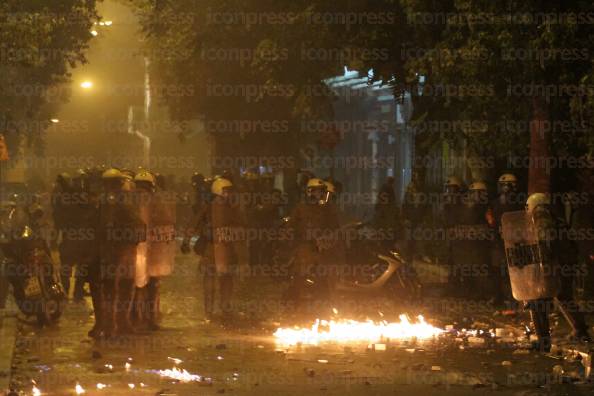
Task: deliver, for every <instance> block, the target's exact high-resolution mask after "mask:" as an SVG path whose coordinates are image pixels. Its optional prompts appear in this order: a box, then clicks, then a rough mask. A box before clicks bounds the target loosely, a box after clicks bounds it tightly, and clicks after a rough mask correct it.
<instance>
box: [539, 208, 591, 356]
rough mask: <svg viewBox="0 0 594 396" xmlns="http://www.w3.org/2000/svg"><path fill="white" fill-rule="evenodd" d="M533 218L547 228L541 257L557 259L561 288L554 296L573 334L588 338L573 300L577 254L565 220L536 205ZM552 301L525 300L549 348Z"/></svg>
mask: <svg viewBox="0 0 594 396" xmlns="http://www.w3.org/2000/svg"><path fill="white" fill-rule="evenodd" d="M533 219H534V222H535V224H536V225H537V226H538V229H539V230H546V232H547V234H549V235H550V239H548V240H546V241H544V242H540V247H541V251H542V252H543V256H544V258H543V259H544V260H550V261H557V262H558V263H559V267H558V270H559V274H558V276H559V278H560V280H561V282H560V285H561V289H560V290H559V293H558V294H557V297H556V298H555V299H554V302H555V305H556V306H557V307H558V308H559V310H560V311H561V313H562V314H563V316H564V317H565V319H566V320H567V322H568V323H569V325H570V326H571V328H572V335H573V336H575V337H576V338H580V339H588V340H589V335H588V327H587V325H586V322H585V319H584V315H583V312H582V311H581V309H580V307H579V305H578V304H577V303H576V301H575V300H574V296H573V292H574V290H573V281H574V279H575V276H576V271H577V254H576V251H577V249H576V247H575V244H574V242H573V241H571V240H570V239H569V238H568V235H569V234H568V233H567V225H566V223H565V221H564V220H563V219H562V218H560V217H557V216H555V215H554V213H552V211H551V210H550V209H549V208H546V207H543V206H541V207H538V208H536V209H535V210H534V213H533ZM552 303H553V301H551V300H548V299H541V300H534V301H529V302H528V303H527V307H528V308H529V309H530V313H531V316H532V321H533V324H534V327H535V330H536V334H537V336H538V338H539V342H540V345H539V347H540V348H541V349H543V350H548V349H549V348H550V328H549V318H548V314H549V313H550V311H551V309H552Z"/></svg>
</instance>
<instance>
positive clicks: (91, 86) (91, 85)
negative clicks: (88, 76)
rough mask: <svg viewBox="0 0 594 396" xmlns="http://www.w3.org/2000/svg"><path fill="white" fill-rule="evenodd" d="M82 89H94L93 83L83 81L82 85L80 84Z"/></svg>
mask: <svg viewBox="0 0 594 396" xmlns="http://www.w3.org/2000/svg"><path fill="white" fill-rule="evenodd" d="M80 87H81V88H82V89H91V88H93V82H92V81H89V80H87V81H83V82H82V83H80Z"/></svg>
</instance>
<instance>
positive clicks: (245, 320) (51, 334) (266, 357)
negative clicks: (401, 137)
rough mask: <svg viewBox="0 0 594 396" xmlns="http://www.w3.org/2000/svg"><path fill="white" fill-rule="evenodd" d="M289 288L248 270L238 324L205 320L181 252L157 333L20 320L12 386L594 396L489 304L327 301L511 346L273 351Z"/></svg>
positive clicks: (193, 263) (562, 362)
mask: <svg viewBox="0 0 594 396" xmlns="http://www.w3.org/2000/svg"><path fill="white" fill-rule="evenodd" d="M267 275H270V274H267ZM285 285H286V284H285V282H284V279H283V278H275V277H270V276H264V275H262V274H251V275H247V274H246V273H245V272H244V274H243V277H242V280H241V282H239V284H238V285H237V288H236V302H237V304H236V307H237V310H238V311H240V313H239V314H238V318H237V325H236V326H234V327H233V328H232V329H225V328H223V327H222V326H220V325H218V324H217V323H216V321H214V322H208V321H205V320H204V317H203V312H202V308H201V307H202V300H201V282H200V281H199V277H198V263H197V260H196V258H195V257H194V256H180V257H178V259H177V263H176V268H175V272H174V274H173V275H172V276H171V277H169V278H167V279H165V280H164V282H163V286H162V299H161V311H162V313H163V320H162V327H163V328H162V329H161V330H159V331H157V332H153V333H144V334H139V335H135V336H133V337H129V338H126V339H120V340H114V341H109V342H108V341H103V342H95V341H92V340H91V339H89V338H88V337H87V332H88V330H89V329H90V328H91V326H92V323H93V317H92V311H91V308H90V301H89V300H87V301H86V303H85V304H76V303H69V304H68V306H67V309H66V312H65V314H64V316H63V317H62V320H61V321H60V323H59V324H57V325H56V326H54V327H52V328H43V329H39V328H36V327H35V326H34V325H32V324H27V323H23V322H21V323H20V324H19V331H18V338H17V341H16V348H15V354H14V359H13V363H12V377H11V383H12V386H13V387H14V388H15V389H16V390H18V391H20V392H23V393H22V394H27V395H31V394H33V393H32V390H33V382H32V381H35V384H36V387H37V388H38V389H39V390H40V391H41V394H43V395H75V394H77V393H76V391H77V389H78V391H79V392H82V391H83V390H84V392H85V393H84V394H85V395H218V394H231V395H414V394H418V395H443V394H448V395H471V394H472V395H474V394H481V395H484V394H494V395H557V394H558V395H570V394H571V395H580V394H584V395H586V394H592V392H594V387H593V386H592V385H591V384H589V383H588V382H586V381H584V365H583V364H582V362H581V361H579V360H574V359H563V358H562V357H561V356H556V355H555V354H554V353H553V354H552V355H542V354H538V353H534V352H529V351H528V350H526V349H522V348H521V344H522V343H521V342H520V343H518V342H517V341H518V339H521V338H522V333H523V323H525V322H526V318H525V317H515V318H510V317H506V316H503V315H499V316H493V312H494V311H495V309H494V308H493V307H492V306H490V305H489V303H488V302H483V303H477V304H474V305H470V304H469V303H465V302H460V301H450V302H449V303H444V301H445V300H441V299H436V300H434V301H433V302H427V301H425V302H423V303H422V304H420V302H414V303H413V305H410V304H399V303H398V302H389V301H388V302H386V301H384V300H382V299H377V298H361V297H357V298H353V299H352V300H341V301H336V302H335V306H336V307H337V309H338V311H339V312H349V311H350V312H355V311H357V313H356V314H355V313H353V314H352V315H358V316H360V315H364V314H365V311H366V310H367V311H368V312H367V314H368V316H370V317H374V318H375V317H377V316H378V315H383V319H386V320H392V319H396V318H397V314H398V313H402V312H408V313H409V314H411V315H416V314H419V313H423V314H425V316H426V318H427V319H428V320H429V321H430V322H432V323H434V324H436V325H438V326H440V327H443V328H445V327H446V326H448V325H453V326H454V327H455V328H458V329H461V328H462V327H466V328H472V327H474V328H485V329H488V328H490V327H497V326H501V329H502V330H500V332H502V333H503V334H505V335H509V334H510V333H511V334H512V335H513V336H510V337H508V338H509V340H507V342H501V341H502V340H495V339H493V338H490V337H485V338H482V341H480V340H477V339H473V338H471V339H468V338H467V337H464V336H456V335H454V334H451V335H447V336H445V337H441V338H440V339H438V340H434V341H430V342H427V343H420V342H416V343H415V342H400V343H387V348H386V350H385V351H377V350H376V351H374V350H373V349H369V348H368V345H366V344H363V345H361V344H353V345H348V346H341V345H321V346H312V347H306V346H302V347H291V348H287V347H281V346H279V345H277V344H276V343H275V340H274V338H273V336H272V334H273V332H274V330H275V327H276V325H277V322H278V321H282V320H284V319H282V318H281V313H280V311H281V309H280V305H279V304H278V303H277V301H278V299H279V297H280V295H281V293H282V290H283V287H284V286H285ZM444 304H445V305H444ZM421 311H422V312H421ZM343 315H344V316H348V315H347V314H346V313H345V314H343ZM349 315H350V314H349ZM311 319H312V320H313V319H314V318H313V317H312V318H311ZM302 320H303V319H302ZM448 328H449V327H448ZM503 341H506V340H503ZM174 367H177V368H179V369H185V370H187V371H188V372H189V373H192V374H196V375H200V376H202V377H203V378H202V381H194V382H186V383H184V382H181V381H174V380H171V379H166V378H162V377H160V376H159V375H158V373H157V372H158V370H165V369H173V368H174ZM77 384H78V385H79V387H78V388H77ZM98 384H101V385H99V387H102V389H99V388H98ZM79 394H82V393H79Z"/></svg>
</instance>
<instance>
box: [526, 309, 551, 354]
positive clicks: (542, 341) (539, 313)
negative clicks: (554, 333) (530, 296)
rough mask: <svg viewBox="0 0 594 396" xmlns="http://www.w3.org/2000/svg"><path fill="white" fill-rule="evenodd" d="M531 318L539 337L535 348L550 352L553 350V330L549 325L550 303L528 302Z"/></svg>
mask: <svg viewBox="0 0 594 396" xmlns="http://www.w3.org/2000/svg"><path fill="white" fill-rule="evenodd" d="M528 308H529V309H530V317H531V318H532V323H533V325H534V331H535V332H536V336H537V337H538V341H537V344H536V345H534V348H535V349H536V350H538V351H540V352H547V353H548V352H550V350H551V329H550V324H549V312H550V301H549V300H534V301H530V302H528Z"/></svg>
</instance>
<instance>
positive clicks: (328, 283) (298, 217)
mask: <svg viewBox="0 0 594 396" xmlns="http://www.w3.org/2000/svg"><path fill="white" fill-rule="evenodd" d="M327 199H328V196H327V190H326V184H325V182H324V181H323V180H321V179H319V178H316V177H314V178H311V179H309V180H308V182H307V186H306V195H305V200H304V201H302V202H301V203H299V204H297V206H295V208H294V209H293V212H292V214H291V216H290V220H289V224H288V227H289V229H290V230H291V234H292V235H294V238H295V243H296V246H295V268H294V274H293V278H292V281H291V284H290V286H289V289H288V291H287V300H288V303H290V304H295V308H296V309H297V310H298V311H299V310H301V309H303V308H304V306H303V304H304V302H305V297H306V296H305V287H306V281H307V279H308V276H310V275H312V274H313V275H314V277H315V278H316V281H315V282H318V285H319V286H318V291H319V292H320V293H321V294H320V298H321V299H322V300H323V299H327V298H329V297H330V293H331V291H332V287H333V283H334V281H335V280H336V279H335V272H336V271H337V270H338V268H336V267H335V264H336V262H335V261H333V260H332V257H336V255H335V254H334V255H333V253H334V249H337V248H338V240H339V239H338V238H339V237H340V235H339V234H338V231H339V220H338V213H337V211H336V210H335V205H327V203H328V202H327Z"/></svg>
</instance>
